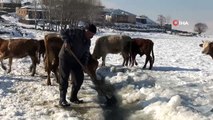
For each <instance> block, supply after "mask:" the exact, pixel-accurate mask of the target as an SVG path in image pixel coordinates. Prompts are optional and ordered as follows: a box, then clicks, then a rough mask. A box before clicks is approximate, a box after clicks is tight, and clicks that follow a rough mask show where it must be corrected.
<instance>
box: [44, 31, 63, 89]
mask: <svg viewBox="0 0 213 120" xmlns="http://www.w3.org/2000/svg"><path fill="white" fill-rule="evenodd" d="M62 44H63V41H62V39H61V37H60V36H59V34H47V35H45V37H44V45H45V50H46V52H45V58H44V64H45V71H46V72H47V77H48V78H47V85H51V80H50V72H51V71H52V72H53V73H54V74H55V77H56V81H57V82H59V76H58V65H59V58H58V54H59V52H60V49H61V47H62Z"/></svg>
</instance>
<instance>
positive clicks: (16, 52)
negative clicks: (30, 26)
mask: <svg viewBox="0 0 213 120" xmlns="http://www.w3.org/2000/svg"><path fill="white" fill-rule="evenodd" d="M38 50H39V43H38V41H37V40H34V39H10V40H4V39H1V38H0V61H1V64H2V68H3V69H5V70H6V67H5V66H4V65H3V62H2V61H3V59H7V58H9V69H8V73H9V72H11V66H12V59H13V58H23V57H26V56H30V58H31V60H32V74H31V75H32V76H34V75H35V72H36V64H37V63H39V60H38Z"/></svg>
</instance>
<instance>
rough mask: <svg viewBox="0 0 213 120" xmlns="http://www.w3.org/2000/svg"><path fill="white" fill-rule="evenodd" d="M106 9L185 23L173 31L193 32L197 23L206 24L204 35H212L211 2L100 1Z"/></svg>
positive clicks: (192, 0)
mask: <svg viewBox="0 0 213 120" xmlns="http://www.w3.org/2000/svg"><path fill="white" fill-rule="evenodd" d="M102 4H103V5H104V6H105V7H107V8H119V9H122V10H125V11H128V12H131V13H133V14H135V15H146V16H148V17H149V18H151V19H152V20H154V21H156V20H157V16H158V15H164V16H165V17H168V16H169V17H170V18H171V22H172V21H173V20H179V21H182V22H185V23H186V22H187V23H188V25H179V26H176V27H175V26H174V27H173V28H174V29H181V30H187V31H193V29H194V25H195V24H196V23H198V22H202V23H205V24H207V26H208V28H209V29H208V30H207V32H206V33H210V34H213V16H212V13H213V7H212V5H213V1H212V0H102Z"/></svg>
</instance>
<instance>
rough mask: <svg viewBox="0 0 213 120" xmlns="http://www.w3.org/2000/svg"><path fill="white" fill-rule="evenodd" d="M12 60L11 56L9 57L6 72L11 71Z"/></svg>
mask: <svg viewBox="0 0 213 120" xmlns="http://www.w3.org/2000/svg"><path fill="white" fill-rule="evenodd" d="M12 62H13V58H11V57H10V58H9V69H8V71H7V73H10V72H11V66H12Z"/></svg>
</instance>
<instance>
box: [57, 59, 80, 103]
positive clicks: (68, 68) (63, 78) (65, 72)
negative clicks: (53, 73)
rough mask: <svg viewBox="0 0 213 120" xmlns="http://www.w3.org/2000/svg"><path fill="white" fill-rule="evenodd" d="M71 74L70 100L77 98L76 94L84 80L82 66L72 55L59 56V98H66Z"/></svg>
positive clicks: (62, 99)
mask: <svg viewBox="0 0 213 120" xmlns="http://www.w3.org/2000/svg"><path fill="white" fill-rule="evenodd" d="M71 73H72V74H71ZM70 74H71V75H72V78H75V79H72V90H71V96H70V100H74V101H75V100H77V99H78V98H77V94H78V91H79V89H80V88H81V85H82V83H83V80H84V73H83V69H82V67H81V66H80V65H79V64H78V63H77V61H76V60H75V59H74V58H72V57H68V56H67V57H63V58H59V80H60V81H59V90H60V100H61V101H65V100H66V93H67V88H68V79H69V75H70Z"/></svg>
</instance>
